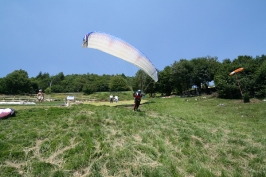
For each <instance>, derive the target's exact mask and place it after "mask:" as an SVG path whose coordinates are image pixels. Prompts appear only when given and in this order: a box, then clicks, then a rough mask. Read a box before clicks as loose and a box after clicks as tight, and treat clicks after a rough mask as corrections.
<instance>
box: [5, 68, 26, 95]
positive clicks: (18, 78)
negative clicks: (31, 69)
mask: <svg viewBox="0 0 266 177" xmlns="http://www.w3.org/2000/svg"><path fill="white" fill-rule="evenodd" d="M4 83H5V86H6V89H7V90H6V92H7V93H8V94H24V93H29V92H30V88H31V82H30V80H29V77H28V73H27V72H26V71H24V70H21V69H20V70H15V71H14V72H12V73H10V74H8V75H7V76H6V77H5V78H4Z"/></svg>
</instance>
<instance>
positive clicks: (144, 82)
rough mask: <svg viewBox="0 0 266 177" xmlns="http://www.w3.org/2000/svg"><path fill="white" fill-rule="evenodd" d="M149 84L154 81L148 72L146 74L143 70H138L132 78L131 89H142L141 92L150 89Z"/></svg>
mask: <svg viewBox="0 0 266 177" xmlns="http://www.w3.org/2000/svg"><path fill="white" fill-rule="evenodd" d="M151 84H154V81H153V80H152V79H151V77H150V76H149V75H148V74H146V73H145V72H144V71H143V70H138V71H137V73H136V75H135V77H134V78H133V80H132V89H133V90H134V91H136V90H142V91H143V92H147V91H151V90H150V89H152V88H151V87H150V86H151ZM149 87H150V88H149ZM147 89H149V90H147Z"/></svg>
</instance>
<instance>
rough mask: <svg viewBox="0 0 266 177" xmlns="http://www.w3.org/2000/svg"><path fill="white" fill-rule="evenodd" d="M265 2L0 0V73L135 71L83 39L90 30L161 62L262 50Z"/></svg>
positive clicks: (265, 46) (265, 34) (260, 52)
mask: <svg viewBox="0 0 266 177" xmlns="http://www.w3.org/2000/svg"><path fill="white" fill-rule="evenodd" d="M265 8H266V1H265V0H241V1H239V0H127V1H125V0H113V1H108V0H75V1H73V0H64V1H63V0H57V1H54V0H39V1H36V0H26V1H21V0H12V1H11V0H1V1H0V63H1V64H0V65H1V67H0V68H1V69H0V78H2V77H5V76H6V75H8V74H10V73H12V72H13V71H15V70H20V69H22V70H25V71H26V72H27V73H28V75H29V77H36V76H37V75H38V74H39V73H40V72H42V73H49V74H50V76H53V75H56V74H58V73H60V72H63V73H64V75H70V74H87V73H90V74H98V75H103V74H121V73H124V74H125V75H127V76H134V75H135V73H136V71H137V70H138V68H136V67H135V66H134V65H132V64H129V63H127V62H124V61H122V60H120V59H118V58H116V57H114V56H111V55H109V54H106V53H104V52H101V51H99V50H95V49H89V48H82V47H81V45H82V38H83V36H84V35H85V34H86V33H89V32H92V31H99V32H104V33H108V34H111V35H114V36H116V37H118V38H120V39H123V40H124V41H126V42H128V43H130V44H131V45H133V46H134V47H135V48H137V49H139V50H140V51H141V52H143V53H144V54H145V55H146V56H147V57H148V58H149V60H150V61H151V62H152V63H153V65H154V66H155V67H156V68H157V69H158V70H163V69H164V68H165V67H166V66H171V65H172V64H173V63H174V62H175V61H177V62H178V61H179V60H180V59H187V60H191V59H193V58H199V57H206V56H212V57H218V60H219V61H220V62H222V61H223V60H224V59H231V60H234V59H236V58H237V57H238V56H240V55H248V56H252V57H256V56H261V55H263V54H264V55H265V54H266V10H265Z"/></svg>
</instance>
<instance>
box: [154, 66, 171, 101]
mask: <svg viewBox="0 0 266 177" xmlns="http://www.w3.org/2000/svg"><path fill="white" fill-rule="evenodd" d="M157 87H158V91H159V92H160V93H162V94H165V95H167V96H169V95H171V93H172V91H173V89H174V85H173V77H172V69H171V67H170V66H166V67H165V68H164V69H163V70H162V71H160V72H159V81H158V83H157Z"/></svg>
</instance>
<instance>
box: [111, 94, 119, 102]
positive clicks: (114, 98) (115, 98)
mask: <svg viewBox="0 0 266 177" xmlns="http://www.w3.org/2000/svg"><path fill="white" fill-rule="evenodd" d="M113 102H116V103H118V96H113V95H112V94H111V95H110V103H113Z"/></svg>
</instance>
